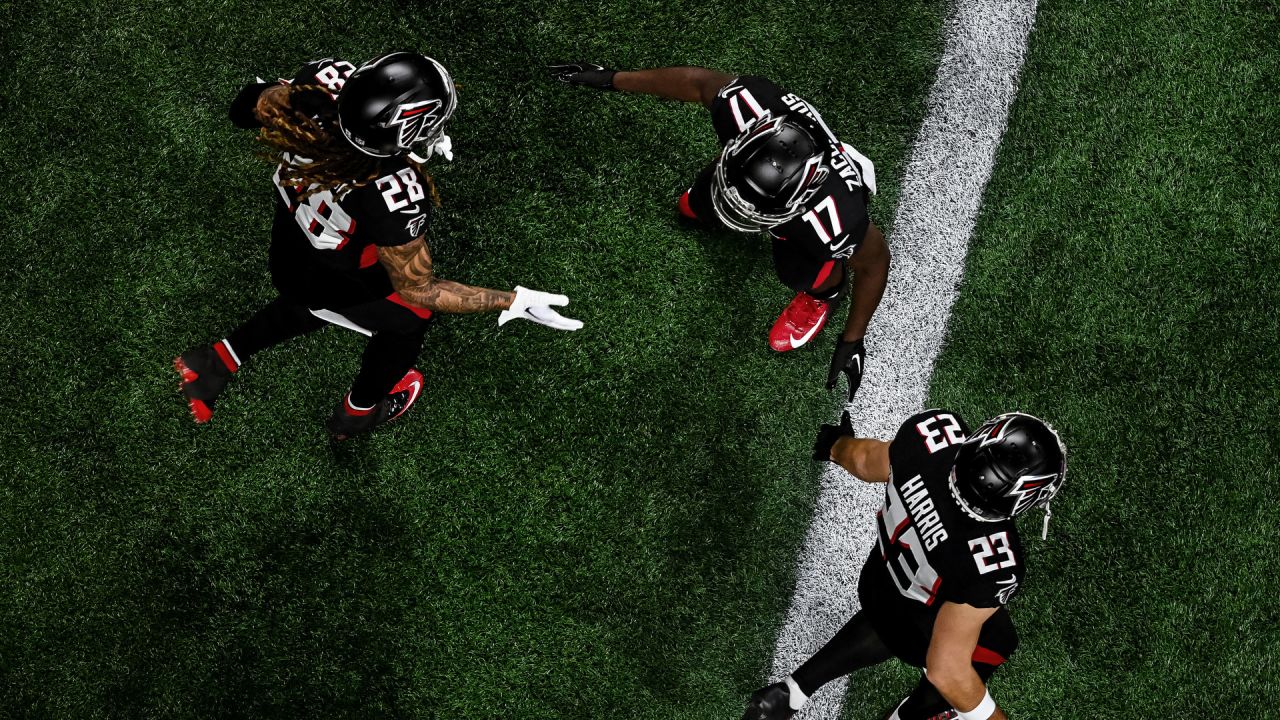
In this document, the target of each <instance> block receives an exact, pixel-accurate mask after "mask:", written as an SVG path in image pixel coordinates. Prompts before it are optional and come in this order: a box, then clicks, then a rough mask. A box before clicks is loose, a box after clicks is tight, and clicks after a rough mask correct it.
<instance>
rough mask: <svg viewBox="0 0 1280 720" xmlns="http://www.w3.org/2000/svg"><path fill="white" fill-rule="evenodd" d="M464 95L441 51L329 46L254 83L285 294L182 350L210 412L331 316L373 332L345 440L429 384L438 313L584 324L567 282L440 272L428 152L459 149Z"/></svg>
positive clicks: (399, 410) (248, 101)
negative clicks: (428, 347)
mask: <svg viewBox="0 0 1280 720" xmlns="http://www.w3.org/2000/svg"><path fill="white" fill-rule="evenodd" d="M456 104H457V95H456V92H455V88H454V84H453V80H452V78H451V77H450V75H449V73H448V71H446V70H445V68H444V67H443V66H442V65H441V64H440V63H438V62H436V61H435V60H433V59H431V58H429V57H426V56H425V55H420V54H418V53H413V52H394V53H389V54H386V55H382V56H380V57H377V58H374V59H373V60H371V61H369V62H367V63H365V64H364V65H361V66H360V67H359V68H357V67H356V66H355V65H353V64H352V63H349V62H346V61H343V60H335V59H325V60H320V61H317V62H313V63H310V64H309V65H307V66H305V67H304V68H302V70H301V71H299V72H298V74H297V75H296V76H295V77H294V78H293V79H292V81H289V80H283V79H282V80H281V81H280V82H279V83H268V82H261V81H259V82H257V83H254V84H251V85H248V86H247V87H245V88H243V89H242V90H241V91H240V93H239V94H238V96H237V97H236V99H235V101H234V102H233V103H232V106H231V120H232V122H233V123H235V125H236V126H238V127H241V128H246V129H248V128H260V130H259V131H258V138H259V140H260V141H261V142H262V145H263V154H264V155H266V156H267V157H268V158H269V159H270V160H271V161H273V162H274V164H275V165H276V169H275V174H274V176H273V178H272V185H273V187H274V189H275V192H274V194H275V198H276V200H275V208H276V210H275V221H274V225H273V227H272V236H271V248H270V252H269V261H268V265H269V268H270V271H271V281H272V284H273V285H274V286H275V288H276V290H277V291H278V293H279V295H278V297H277V298H276V299H275V300H273V301H272V302H271V303H269V304H268V305H267V306H266V307H264V308H262V309H261V310H259V311H258V312H257V313H256V314H255V315H253V316H252V317H250V318H249V319H248V320H247V321H246V322H245V323H244V324H243V325H241V326H239V327H237V328H236V329H234V330H232V331H231V332H230V333H229V334H228V335H227V336H226V337H225V338H224V339H222V340H219V341H218V342H216V343H214V344H213V345H203V346H200V347H197V348H195V349H192V350H190V351H188V352H185V353H183V354H182V355H181V356H179V357H178V358H177V359H176V360H175V361H174V364H175V367H176V368H177V370H178V372H179V374H180V375H181V378H182V380H181V383H182V390H183V393H184V394H185V395H186V397H187V400H188V403H189V405H190V408H191V412H192V413H193V414H194V415H195V419H196V422H207V421H208V420H209V419H210V418H211V417H212V415H213V409H214V403H215V401H216V400H217V398H218V395H219V394H220V393H221V392H222V391H223V389H224V388H225V387H226V385H227V382H228V380H229V379H230V378H231V376H232V374H233V373H235V372H236V371H237V370H238V369H239V368H240V366H241V365H242V364H244V363H245V362H247V361H248V359H249V358H250V357H251V356H253V355H254V354H255V353H257V352H259V351H261V350H263V349H265V348H268V347H271V346H272V345H275V344H277V343H280V342H283V341H285V340H288V339H289V338H292V337H296V336H298V335H302V334H304V333H309V332H312V331H315V330H317V329H319V328H321V327H323V326H324V325H325V324H326V323H333V324H337V325H342V326H344V327H347V328H350V329H353V330H356V331H357V332H360V333H363V334H364V335H367V336H368V337H369V340H368V342H367V344H366V345H365V349H364V353H363V356H362V358H361V364H360V371H359V372H358V373H357V375H356V377H355V380H354V381H353V382H352V384H351V388H350V391H349V392H347V393H346V395H345V396H344V397H343V398H342V399H341V400H340V401H339V402H338V403H337V406H336V407H335V408H334V410H333V413H332V414H331V415H330V417H329V419H328V421H327V423H326V426H327V428H328V430H329V432H330V434H331V435H332V436H333V437H334V438H335V439H338V440H342V439H346V438H347V437H350V436H351V435H355V434H357V433H362V432H367V431H369V430H372V429H374V428H375V427H378V426H379V425H382V424H383V423H386V422H389V421H391V420H393V419H395V418H397V417H399V416H400V415H402V414H404V412H405V411H407V410H408V409H409V408H410V407H411V406H412V405H413V403H414V401H415V400H416V399H417V398H418V395H419V393H420V392H421V390H422V375H421V373H419V372H418V371H417V370H416V369H414V367H413V365H414V362H415V360H416V359H417V357H418V354H419V352H420V351H421V349H422V343H423V338H424V335H425V333H426V330H427V326H428V323H429V321H430V319H431V317H432V314H433V313H435V312H445V313H476V312H491V311H495V310H496V311H501V314H500V315H499V316H498V324H499V325H503V324H505V323H507V322H508V321H509V320H512V319H514V318H523V319H526V320H532V321H533V322H537V323H541V324H543V325H547V326H549V327H552V328H556V329H558V330H577V329H578V328H580V327H581V326H582V323H581V322H579V321H577V320H571V319H568V318H565V317H562V316H561V315H560V314H559V313H558V312H556V311H555V310H554V309H552V306H555V305H565V304H566V303H567V302H568V300H567V299H566V298H565V297H564V296H563V295H553V294H549V293H543V292H538V291H536V290H529V289H527V288H523V287H519V286H517V287H516V288H515V290H513V291H511V292H507V291H501V290H490V289H488V288H481V287H472V286H469V285H463V284H461V283H457V282H453V281H451V280H446V279H444V278H442V277H439V276H438V275H436V273H435V270H434V268H433V265H432V257H431V250H430V247H429V246H428V244H427V237H426V236H427V228H428V225H429V223H430V219H431V208H432V205H433V204H435V205H438V204H439V197H438V195H437V193H436V191H435V186H434V185H433V183H432V181H431V178H430V176H428V175H427V173H426V172H425V171H424V169H423V163H424V162H425V161H426V160H427V159H428V158H430V157H431V156H432V155H435V154H440V155H443V156H444V157H445V158H446V159H450V160H451V159H452V157H453V156H452V143H451V142H450V139H449V136H448V135H446V134H445V132H444V131H445V123H446V122H447V121H448V120H449V118H450V116H451V115H453V111H454V108H455V106H456Z"/></svg>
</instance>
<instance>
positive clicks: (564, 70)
mask: <svg viewBox="0 0 1280 720" xmlns="http://www.w3.org/2000/svg"><path fill="white" fill-rule="evenodd" d="M547 71H548V72H550V73H551V77H553V78H555V79H556V80H559V81H560V82H566V83H569V84H570V85H585V86H587V87H592V88H595V89H597V90H613V89H614V87H613V76H614V75H615V74H617V72H618V71H617V70H610V69H609V68H607V67H605V66H603V65H597V64H595V63H588V62H576V63H560V64H559V65H548V66H547Z"/></svg>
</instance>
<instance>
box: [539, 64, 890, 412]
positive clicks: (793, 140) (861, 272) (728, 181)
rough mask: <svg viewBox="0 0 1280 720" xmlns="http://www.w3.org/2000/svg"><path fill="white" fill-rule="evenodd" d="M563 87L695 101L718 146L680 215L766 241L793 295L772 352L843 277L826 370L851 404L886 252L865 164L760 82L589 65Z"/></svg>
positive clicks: (822, 307) (808, 327)
mask: <svg viewBox="0 0 1280 720" xmlns="http://www.w3.org/2000/svg"><path fill="white" fill-rule="evenodd" d="M549 69H550V71H551V73H552V75H553V76H554V77H555V78H557V79H559V80H562V81H564V82H567V83H572V84H575V85H582V86H586V87H591V88H597V89H600V90H622V91H626V92H637V93H647V94H650V95H657V96H659V97H663V98H670V99H674V100H684V101H687V102H698V103H702V104H703V105H704V106H706V108H707V109H708V110H710V111H711V124H712V126H713V127H714V128H715V132H716V135H717V137H718V138H719V140H720V143H721V144H722V145H723V147H722V149H721V151H720V154H719V156H717V157H716V159H715V160H714V161H713V162H711V164H709V165H707V167H706V168H705V169H703V170H702V172H701V173H699V175H698V177H697V178H696V179H695V180H694V182H693V185H692V186H691V187H690V188H689V189H688V190H686V191H685V192H684V194H683V195H681V196H680V200H679V204H678V207H679V212H680V214H681V215H683V216H684V217H685V218H687V219H689V220H691V221H696V222H700V223H705V224H706V225H708V226H716V227H724V228H728V229H730V230H736V231H738V232H744V233H761V232H763V233H765V234H767V235H768V236H769V237H770V238H771V239H772V244H773V261H774V267H775V269H776V270H777V273H778V278H779V279H780V280H782V282H783V283H784V284H785V285H787V286H788V287H790V288H791V289H793V290H795V291H796V295H795V297H794V299H792V301H791V304H790V305H788V306H787V308H786V309H785V310H784V311H783V312H782V315H781V316H780V317H779V318H778V320H777V322H775V323H774V325H773V329H772V331H771V332H770V333H769V346H770V347H772V348H773V349H774V350H777V351H779V352H786V351H788V350H793V349H795V348H798V347H800V346H802V345H804V344H805V343H807V342H808V341H809V340H810V339H812V338H813V337H814V335H816V334H817V333H818V331H820V330H821V329H822V327H823V325H824V324H825V323H826V321H827V316H828V314H829V313H830V312H831V308H832V307H833V306H834V305H835V304H836V302H837V301H838V300H839V299H840V297H841V296H842V295H843V293H844V289H845V287H846V285H847V284H848V283H847V282H846V281H847V280H848V279H849V278H850V277H852V302H851V303H850V308H849V317H848V320H847V321H846V322H845V325H844V330H843V331H842V332H841V334H840V339H839V341H838V342H837V343H836V349H835V352H834V354H833V355H832V358H831V366H830V370H829V372H828V374H827V388H828V389H834V388H835V386H836V382H837V379H838V378H839V376H840V373H842V372H843V373H844V374H845V375H846V376H847V377H848V382H849V398H850V399H852V398H853V394H854V392H856V391H857V389H858V384H859V383H860V382H861V381H862V372H863V366H864V362H865V360H866V347H865V345H864V344H863V337H864V336H865V335H866V332H867V323H868V322H870V320H871V316H872V314H873V313H874V312H875V310H876V307H877V306H878V305H879V304H880V298H881V296H882V295H883V294H884V288H885V284H886V282H887V281H888V277H889V248H888V245H886V244H885V241H884V235H883V234H882V233H881V232H880V230H879V229H878V228H877V227H876V226H875V224H874V223H872V222H871V220H870V218H868V216H867V200H868V195H869V194H874V193H875V189H876V188H875V167H874V166H873V165H872V163H871V161H870V160H868V159H867V158H866V157H864V156H863V155H861V154H860V153H858V152H857V151H856V150H854V149H853V147H851V146H850V145H847V144H845V143H842V142H841V141H840V140H838V139H836V136H835V134H834V133H832V132H831V129H830V128H829V127H828V126H827V124H826V123H825V122H824V121H823V119H822V116H821V115H819V114H818V111H817V109H815V108H814V107H813V105H811V104H810V103H808V102H807V101H806V100H804V99H803V98H801V97H799V96H798V95H796V94H795V93H791V92H788V91H786V90H784V89H782V88H781V87H778V85H776V84H774V83H773V82H771V81H769V80H766V79H764V78H762V77H753V76H745V75H744V76H739V77H734V76H732V75H726V74H724V73H721V72H717V71H715V70H708V69H706V68H700V67H669V68H658V69H653V70H635V71H618V70H611V69H609V68H605V67H602V66H600V65H596V64H592V63H568V64H561V65H552V66H550V68H549Z"/></svg>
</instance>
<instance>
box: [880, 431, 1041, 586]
mask: <svg viewBox="0 0 1280 720" xmlns="http://www.w3.org/2000/svg"><path fill="white" fill-rule="evenodd" d="M968 432H969V428H968V427H967V426H965V424H964V422H963V421H961V420H960V418H959V417H958V416H956V415H955V414H953V413H950V412H947V411H946V410H927V411H925V412H922V413H918V414H916V415H914V416H912V417H911V418H909V419H908V420H907V421H906V422H905V423H903V424H902V427H901V428H899V430H898V434H897V436H896V437H894V439H893V442H892V443H891V444H890V445H889V467H890V471H889V482H888V483H887V484H886V486H885V500H884V506H883V507H882V508H881V509H880V511H879V512H878V513H877V514H876V518H877V521H878V524H879V541H878V548H877V549H878V550H879V552H876V551H875V550H873V551H872V554H871V562H876V559H877V558H878V559H879V561H880V562H882V563H884V567H885V568H886V570H887V571H888V574H889V576H890V578H892V580H893V584H894V585H896V586H897V589H898V592H899V593H900V594H901V595H902V597H903V598H905V599H906V600H908V601H911V602H913V603H921V604H922V605H924V606H927V607H930V608H933V609H935V611H936V609H937V608H939V607H941V605H942V603H941V602H940V601H948V600H949V601H951V602H956V603H965V604H968V605H972V606H974V607H999V606H1001V605H1004V604H1006V603H1008V602H1009V600H1010V599H1012V598H1013V596H1014V594H1015V593H1016V592H1017V591H1018V584H1019V583H1020V582H1021V580H1022V576H1023V569H1024V565H1023V553H1022V542H1021V540H1020V539H1019V538H1018V529H1017V527H1016V526H1015V525H1014V523H1013V520H1011V519H1009V520H1002V521H1000V522H984V521H981V520H978V519H976V518H973V517H972V516H970V515H968V514H967V513H965V512H964V510H962V509H961V508H960V506H959V505H958V504H957V503H956V501H955V500H954V499H953V498H952V495H951V489H950V485H949V478H950V475H951V467H952V465H954V464H955V459H956V454H957V453H958V452H959V450H960V444H961V443H962V442H964V439H965V437H966V436H967V435H968Z"/></svg>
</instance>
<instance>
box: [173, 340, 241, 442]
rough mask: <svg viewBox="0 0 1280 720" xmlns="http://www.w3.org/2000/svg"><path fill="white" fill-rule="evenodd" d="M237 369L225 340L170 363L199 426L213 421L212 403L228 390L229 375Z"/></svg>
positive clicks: (237, 364)
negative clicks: (175, 371)
mask: <svg viewBox="0 0 1280 720" xmlns="http://www.w3.org/2000/svg"><path fill="white" fill-rule="evenodd" d="M239 368H240V362H239V361H238V360H237V359H236V356H235V352H234V351H232V350H231V347H230V345H229V344H228V343H227V341H226V340H219V341H218V342H216V343H214V344H213V345H212V346H209V345H206V346H204V347H199V348H195V349H194V350H188V351H187V352H184V353H182V354H181V355H179V356H178V357H176V358H174V359H173V369H174V370H177V371H178V377H179V378H180V382H179V387H180V388H182V394H183V395H185V396H187V406H188V407H190V408H191V414H192V415H193V416H194V417H195V419H196V422H198V423H207V422H209V421H210V420H211V419H213V403H214V401H216V400H217V399H218V395H219V394H221V393H222V391H223V390H224V389H225V388H226V387H227V381H228V380H230V379H231V373H233V372H235V371H236V370H238V369H239Z"/></svg>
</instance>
